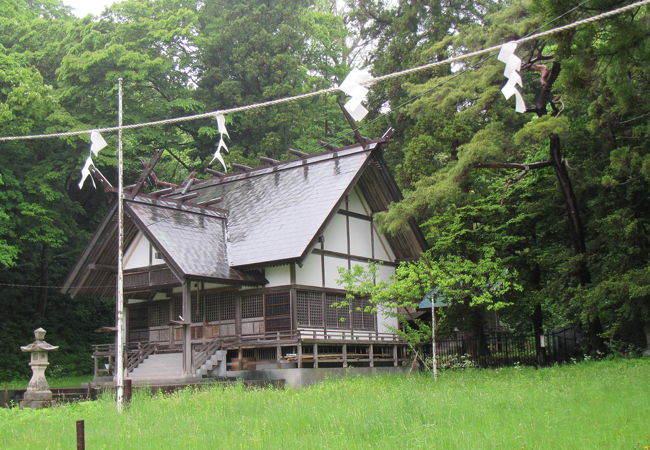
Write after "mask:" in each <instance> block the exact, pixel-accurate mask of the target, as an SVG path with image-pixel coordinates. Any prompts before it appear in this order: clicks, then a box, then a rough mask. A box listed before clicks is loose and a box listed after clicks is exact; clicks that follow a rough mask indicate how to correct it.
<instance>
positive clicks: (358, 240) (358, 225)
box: [349, 217, 372, 258]
mask: <svg viewBox="0 0 650 450" xmlns="http://www.w3.org/2000/svg"><path fill="white" fill-rule="evenodd" d="M349 220H350V253H351V254H352V255H355V256H365V257H366V258H372V243H371V241H370V226H371V223H370V222H369V221H367V220H363V219H357V218H355V217H350V218H349Z"/></svg>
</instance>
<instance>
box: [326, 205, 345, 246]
mask: <svg viewBox="0 0 650 450" xmlns="http://www.w3.org/2000/svg"><path fill="white" fill-rule="evenodd" d="M323 237H324V238H325V250H329V251H332V252H339V253H347V252H348V238H347V228H346V224H345V216H344V215H342V214H335V215H334V217H333V218H332V221H331V222H330V223H329V225H327V228H326V229H325V232H324V233H323Z"/></svg>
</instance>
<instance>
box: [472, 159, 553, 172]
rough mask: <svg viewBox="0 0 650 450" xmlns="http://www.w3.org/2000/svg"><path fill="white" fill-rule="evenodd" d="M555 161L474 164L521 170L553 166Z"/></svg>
mask: <svg viewBox="0 0 650 450" xmlns="http://www.w3.org/2000/svg"><path fill="white" fill-rule="evenodd" d="M552 165H553V161H538V162H534V163H530V164H519V163H507V162H490V163H479V164H476V165H474V167H478V168H480V169H519V170H526V171H528V170H531V169H541V168H542V167H548V166H552Z"/></svg>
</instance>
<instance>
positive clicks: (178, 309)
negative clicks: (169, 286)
mask: <svg viewBox="0 0 650 450" xmlns="http://www.w3.org/2000/svg"><path fill="white" fill-rule="evenodd" d="M182 315H183V297H182V296H181V295H175V296H174V298H172V319H173V320H180V317H181V316H182Z"/></svg>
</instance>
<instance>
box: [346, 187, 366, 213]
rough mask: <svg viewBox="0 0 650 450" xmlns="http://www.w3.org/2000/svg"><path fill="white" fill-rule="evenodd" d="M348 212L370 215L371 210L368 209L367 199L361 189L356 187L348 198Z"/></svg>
mask: <svg viewBox="0 0 650 450" xmlns="http://www.w3.org/2000/svg"><path fill="white" fill-rule="evenodd" d="M348 211H352V212H355V213H358V214H363V215H366V216H369V215H370V208H368V206H367V204H366V201H365V199H363V194H361V192H360V191H359V188H356V187H355V188H354V190H353V191H352V193H351V194H350V195H349V196H348Z"/></svg>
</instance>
